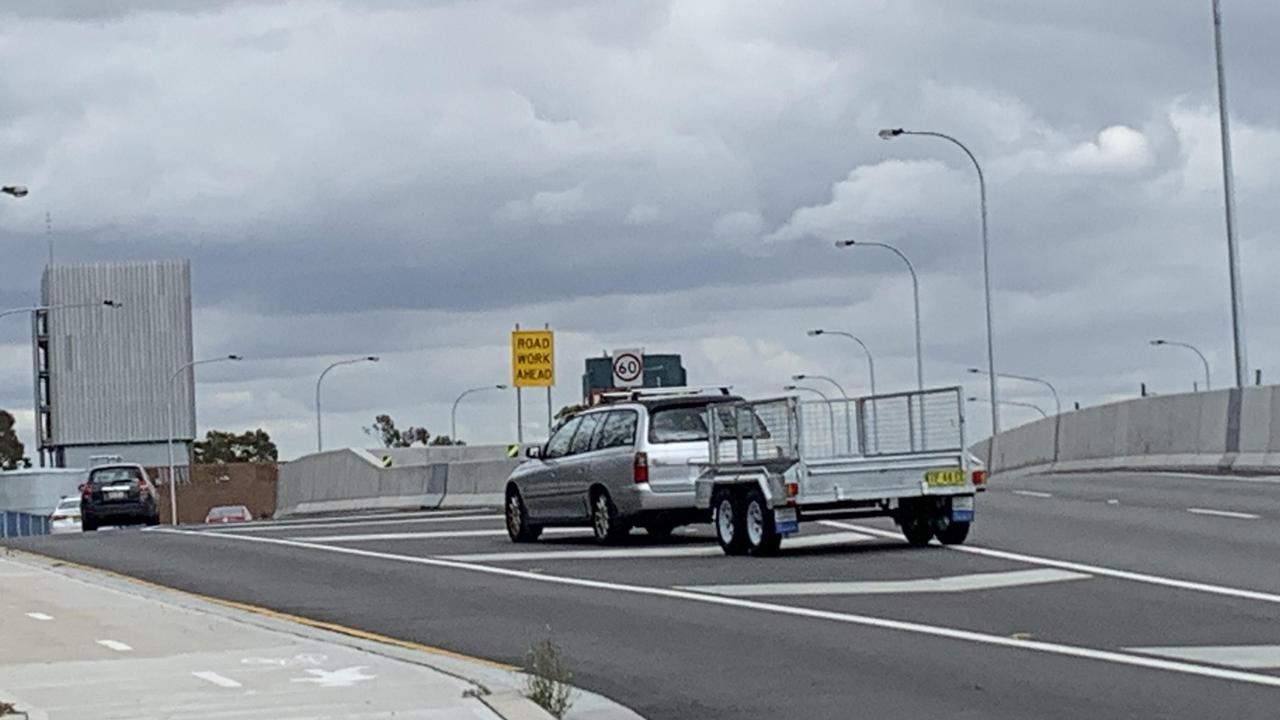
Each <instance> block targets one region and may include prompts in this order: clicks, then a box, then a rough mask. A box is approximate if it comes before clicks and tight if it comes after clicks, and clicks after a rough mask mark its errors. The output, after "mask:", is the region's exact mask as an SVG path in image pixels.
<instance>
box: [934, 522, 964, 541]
mask: <svg viewBox="0 0 1280 720" xmlns="http://www.w3.org/2000/svg"><path fill="white" fill-rule="evenodd" d="M937 534H938V542H940V543H942V544H943V545H962V544H964V541H965V539H966V538H968V537H969V523H967V522H953V523H949V524H948V525H947V526H946V527H945V528H942V529H941V530H939V531H938V533H937Z"/></svg>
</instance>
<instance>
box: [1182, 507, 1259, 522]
mask: <svg viewBox="0 0 1280 720" xmlns="http://www.w3.org/2000/svg"><path fill="white" fill-rule="evenodd" d="M1187 512H1189V513H1191V514H1192V515H1212V516H1214V517H1224V518H1235V519H1236V520H1257V519H1258V518H1259V517H1261V515H1254V514H1252V513H1242V512H1235V511H1232V510H1210V509H1209V508H1187Z"/></svg>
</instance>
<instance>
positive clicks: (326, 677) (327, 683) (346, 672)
mask: <svg viewBox="0 0 1280 720" xmlns="http://www.w3.org/2000/svg"><path fill="white" fill-rule="evenodd" d="M364 669H365V666H364V665H360V666H358V667H349V668H342V669H341V670H323V669H320V668H311V669H308V670H307V674H308V675H311V677H306V678H293V679H292V680H290V682H296V683H315V684H316V685H319V686H320V687H329V688H335V687H351V686H352V685H355V684H356V683H360V682H364V681H365V680H373V679H374V678H376V677H377V675H365V674H364Z"/></svg>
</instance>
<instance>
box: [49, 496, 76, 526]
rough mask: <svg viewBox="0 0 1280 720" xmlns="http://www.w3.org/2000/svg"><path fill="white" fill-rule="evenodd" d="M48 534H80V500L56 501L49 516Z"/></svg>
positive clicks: (65, 499)
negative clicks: (55, 505)
mask: <svg viewBox="0 0 1280 720" xmlns="http://www.w3.org/2000/svg"><path fill="white" fill-rule="evenodd" d="M49 532H50V533H52V534H54V535H62V534H64V533H78V532H82V528H81V527H80V498H78V497H69V498H62V499H61V500H59V501H58V506H57V507H55V508H54V509H53V513H52V514H50V515H49Z"/></svg>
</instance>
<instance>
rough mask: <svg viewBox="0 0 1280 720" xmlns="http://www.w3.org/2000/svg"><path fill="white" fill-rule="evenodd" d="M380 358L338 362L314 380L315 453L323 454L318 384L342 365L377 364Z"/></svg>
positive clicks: (368, 357) (368, 356) (369, 356)
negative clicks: (331, 371)
mask: <svg viewBox="0 0 1280 720" xmlns="http://www.w3.org/2000/svg"><path fill="white" fill-rule="evenodd" d="M379 360H380V358H379V357H378V356H377V355H367V356H365V357H358V358H351V359H349V360H339V361H338V362H336V363H333V364H332V365H330V366H329V367H327V368H325V369H324V370H323V371H321V372H320V377H318V378H316V452H324V430H323V427H322V415H321V413H320V383H322V382H324V376H325V375H328V374H329V371H330V370H332V369H334V368H336V367H340V366H342V365H354V364H356V363H362V362H378V361H379Z"/></svg>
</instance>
